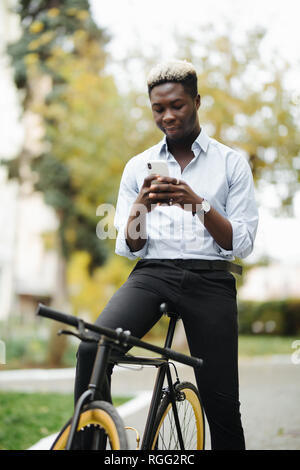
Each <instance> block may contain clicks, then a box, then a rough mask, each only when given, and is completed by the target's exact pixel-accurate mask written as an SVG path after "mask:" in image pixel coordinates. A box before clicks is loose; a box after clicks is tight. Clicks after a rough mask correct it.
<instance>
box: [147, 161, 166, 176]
mask: <svg viewBox="0 0 300 470" xmlns="http://www.w3.org/2000/svg"><path fill="white" fill-rule="evenodd" d="M147 168H148V174H149V175H159V176H169V168H168V164H167V162H166V161H165V160H150V161H149V162H148V163H147Z"/></svg>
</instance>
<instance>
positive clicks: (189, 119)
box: [150, 82, 200, 142]
mask: <svg viewBox="0 0 300 470" xmlns="http://www.w3.org/2000/svg"><path fill="white" fill-rule="evenodd" d="M150 102H151V107H152V113H153V117H154V120H155V123H156V125H157V126H158V128H159V129H160V130H161V131H162V132H163V133H164V134H166V136H167V138H168V140H169V141H174V142H175V141H179V140H181V139H184V138H185V137H188V136H189V135H191V134H192V133H193V132H194V131H195V130H197V129H198V127H199V122H198V114H197V111H198V109H199V106H200V96H199V95H197V97H196V98H192V97H191V95H190V94H189V93H187V92H186V91H185V90H184V88H183V86H182V84H181V83H173V82H168V83H163V84H161V85H157V86H155V87H154V88H153V89H152V90H151V93H150Z"/></svg>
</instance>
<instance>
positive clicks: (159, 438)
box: [150, 382, 205, 450]
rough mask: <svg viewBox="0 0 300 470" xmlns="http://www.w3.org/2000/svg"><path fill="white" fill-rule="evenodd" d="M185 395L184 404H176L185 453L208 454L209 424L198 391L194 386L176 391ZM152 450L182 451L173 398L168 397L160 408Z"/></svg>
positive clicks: (187, 385)
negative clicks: (207, 431) (206, 424)
mask: <svg viewBox="0 0 300 470" xmlns="http://www.w3.org/2000/svg"><path fill="white" fill-rule="evenodd" d="M175 390H176V392H182V393H183V394H184V395H182V397H183V396H184V400H176V406H177V411H178V416H179V421H180V425H181V433H182V437H183V441H184V447H185V450H204V447H205V421H204V412H203V408H202V405H201V400H200V396H199V393H198V390H197V388H196V387H195V386H194V385H193V384H192V383H190V382H181V383H179V384H178V385H177V386H176V387H175ZM153 429H154V431H153V436H154V437H153V440H152V442H151V445H150V449H152V450H180V444H179V440H178V436H177V431H176V425H175V420H174V415H173V410H172V403H171V400H170V397H169V395H166V396H165V397H164V398H163V399H162V401H161V403H160V405H159V408H158V411H157V416H156V420H155V423H154V427H153Z"/></svg>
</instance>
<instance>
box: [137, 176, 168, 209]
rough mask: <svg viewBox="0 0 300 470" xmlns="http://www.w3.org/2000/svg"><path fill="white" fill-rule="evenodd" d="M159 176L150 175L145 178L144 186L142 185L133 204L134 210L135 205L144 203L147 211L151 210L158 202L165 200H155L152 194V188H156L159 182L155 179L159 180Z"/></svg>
mask: <svg viewBox="0 0 300 470" xmlns="http://www.w3.org/2000/svg"><path fill="white" fill-rule="evenodd" d="M158 178H159V175H150V176H147V177H146V178H145V179H144V183H143V186H142V187H141V189H140V192H139V194H138V197H137V198H136V200H135V202H134V204H133V207H132V209H133V211H134V208H135V207H134V206H139V205H140V204H142V205H143V206H145V208H146V211H147V212H151V211H152V210H153V209H154V208H155V206H156V205H157V204H158V203H160V202H163V201H162V200H161V199H159V198H157V199H156V200H155V201H154V200H153V198H152V197H151V196H150V193H151V188H153V187H154V188H155V187H156V186H158V184H157V183H155V181H158Z"/></svg>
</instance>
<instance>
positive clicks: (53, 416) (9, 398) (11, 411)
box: [0, 392, 128, 450]
mask: <svg viewBox="0 0 300 470" xmlns="http://www.w3.org/2000/svg"><path fill="white" fill-rule="evenodd" d="M127 400H128V398H115V399H114V400H113V401H114V404H115V406H119V405H120V404H122V403H124V402H125V401H127ZM0 403H1V406H0V450H25V449H28V448H29V447H30V446H32V445H33V444H35V443H36V442H37V441H39V440H40V439H42V438H43V437H46V436H49V435H50V434H54V433H56V432H58V430H59V429H60V428H61V427H62V426H63V425H64V424H65V422H66V421H67V420H68V419H69V418H70V417H71V415H72V411H73V395H72V394H66V395H62V394H58V393H19V392H0Z"/></svg>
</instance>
